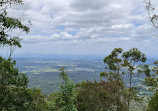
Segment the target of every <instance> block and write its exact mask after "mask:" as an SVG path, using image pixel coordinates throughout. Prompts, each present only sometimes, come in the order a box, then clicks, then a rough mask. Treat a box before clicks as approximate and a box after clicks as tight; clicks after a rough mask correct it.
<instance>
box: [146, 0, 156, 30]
mask: <svg viewBox="0 0 158 111" xmlns="http://www.w3.org/2000/svg"><path fill="white" fill-rule="evenodd" d="M145 3H146V10H147V13H148V17H149V19H150V22H151V24H152V25H153V26H154V27H155V28H158V14H157V13H156V12H155V11H156V7H155V5H154V4H152V2H151V0H145Z"/></svg>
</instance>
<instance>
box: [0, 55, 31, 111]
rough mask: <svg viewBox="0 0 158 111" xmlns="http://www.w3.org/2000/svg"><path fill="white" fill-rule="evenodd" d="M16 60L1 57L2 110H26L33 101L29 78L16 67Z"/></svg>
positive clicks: (0, 86) (0, 90)
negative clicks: (30, 93) (28, 85)
mask: <svg viewBox="0 0 158 111" xmlns="http://www.w3.org/2000/svg"><path fill="white" fill-rule="evenodd" d="M14 66H15V61H11V60H10V59H9V60H5V59H4V58H2V57H0V104H1V107H0V110H1V111H2V110H7V111H13V110H16V111H25V110H27V108H28V107H29V105H30V102H31V101H32V98H31V96H30V95H29V90H28V89H27V84H28V78H27V77H26V75H25V74H22V73H19V71H18V69H17V68H14Z"/></svg>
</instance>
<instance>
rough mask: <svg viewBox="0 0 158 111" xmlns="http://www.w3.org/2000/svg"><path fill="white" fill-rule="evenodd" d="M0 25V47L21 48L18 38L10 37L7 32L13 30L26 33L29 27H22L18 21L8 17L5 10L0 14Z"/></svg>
mask: <svg viewBox="0 0 158 111" xmlns="http://www.w3.org/2000/svg"><path fill="white" fill-rule="evenodd" d="M0 23H1V27H0V29H1V30H0V45H2V46H4V45H9V46H17V47H21V44H20V41H21V39H20V38H19V37H10V36H9V34H7V32H9V31H11V30H13V29H21V30H22V31H24V32H26V33H28V32H29V27H27V26H25V25H23V24H22V23H21V21H20V20H19V19H16V18H12V17H8V16H7V12H6V11H5V10H4V11H2V12H1V13H0Z"/></svg>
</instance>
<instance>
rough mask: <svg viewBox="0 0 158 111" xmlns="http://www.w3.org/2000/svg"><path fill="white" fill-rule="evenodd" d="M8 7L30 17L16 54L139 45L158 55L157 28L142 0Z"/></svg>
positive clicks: (52, 1) (57, 0) (52, 0)
mask: <svg viewBox="0 0 158 111" xmlns="http://www.w3.org/2000/svg"><path fill="white" fill-rule="evenodd" d="M24 3H25V5H23V6H14V7H13V8H12V9H9V13H10V15H12V16H15V15H16V17H19V18H20V17H22V18H23V19H25V20H30V21H31V23H32V25H31V26H30V27H31V30H30V33H29V34H27V35H26V34H24V33H22V34H21V37H22V38H23V41H22V45H23V47H22V48H21V49H16V53H37V54H82V55H85V54H101V55H102V54H108V53H110V52H111V50H112V49H114V48H117V47H121V48H123V49H124V50H128V49H130V48H133V47H136V48H139V49H140V50H141V51H142V52H144V53H146V54H147V55H148V56H156V55H157V54H158V50H157V49H158V37H155V36H153V34H157V35H158V29H155V28H153V27H152V25H151V24H150V22H149V19H148V16H147V12H146V10H145V3H144V2H143V0H38V1H37V0H25V2H24Z"/></svg>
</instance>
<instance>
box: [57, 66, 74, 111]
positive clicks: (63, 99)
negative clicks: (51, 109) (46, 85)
mask: <svg viewBox="0 0 158 111" xmlns="http://www.w3.org/2000/svg"><path fill="white" fill-rule="evenodd" d="M64 69H65V68H64V67H63V68H61V69H60V71H61V73H60V78H61V79H62V83H61V86H60V92H59V94H58V97H57V99H56V100H55V102H56V110H57V111H77V108H76V105H75V102H76V93H75V85H74V83H73V82H72V81H71V80H70V79H69V77H68V75H67V73H66V72H65V71H64Z"/></svg>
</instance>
